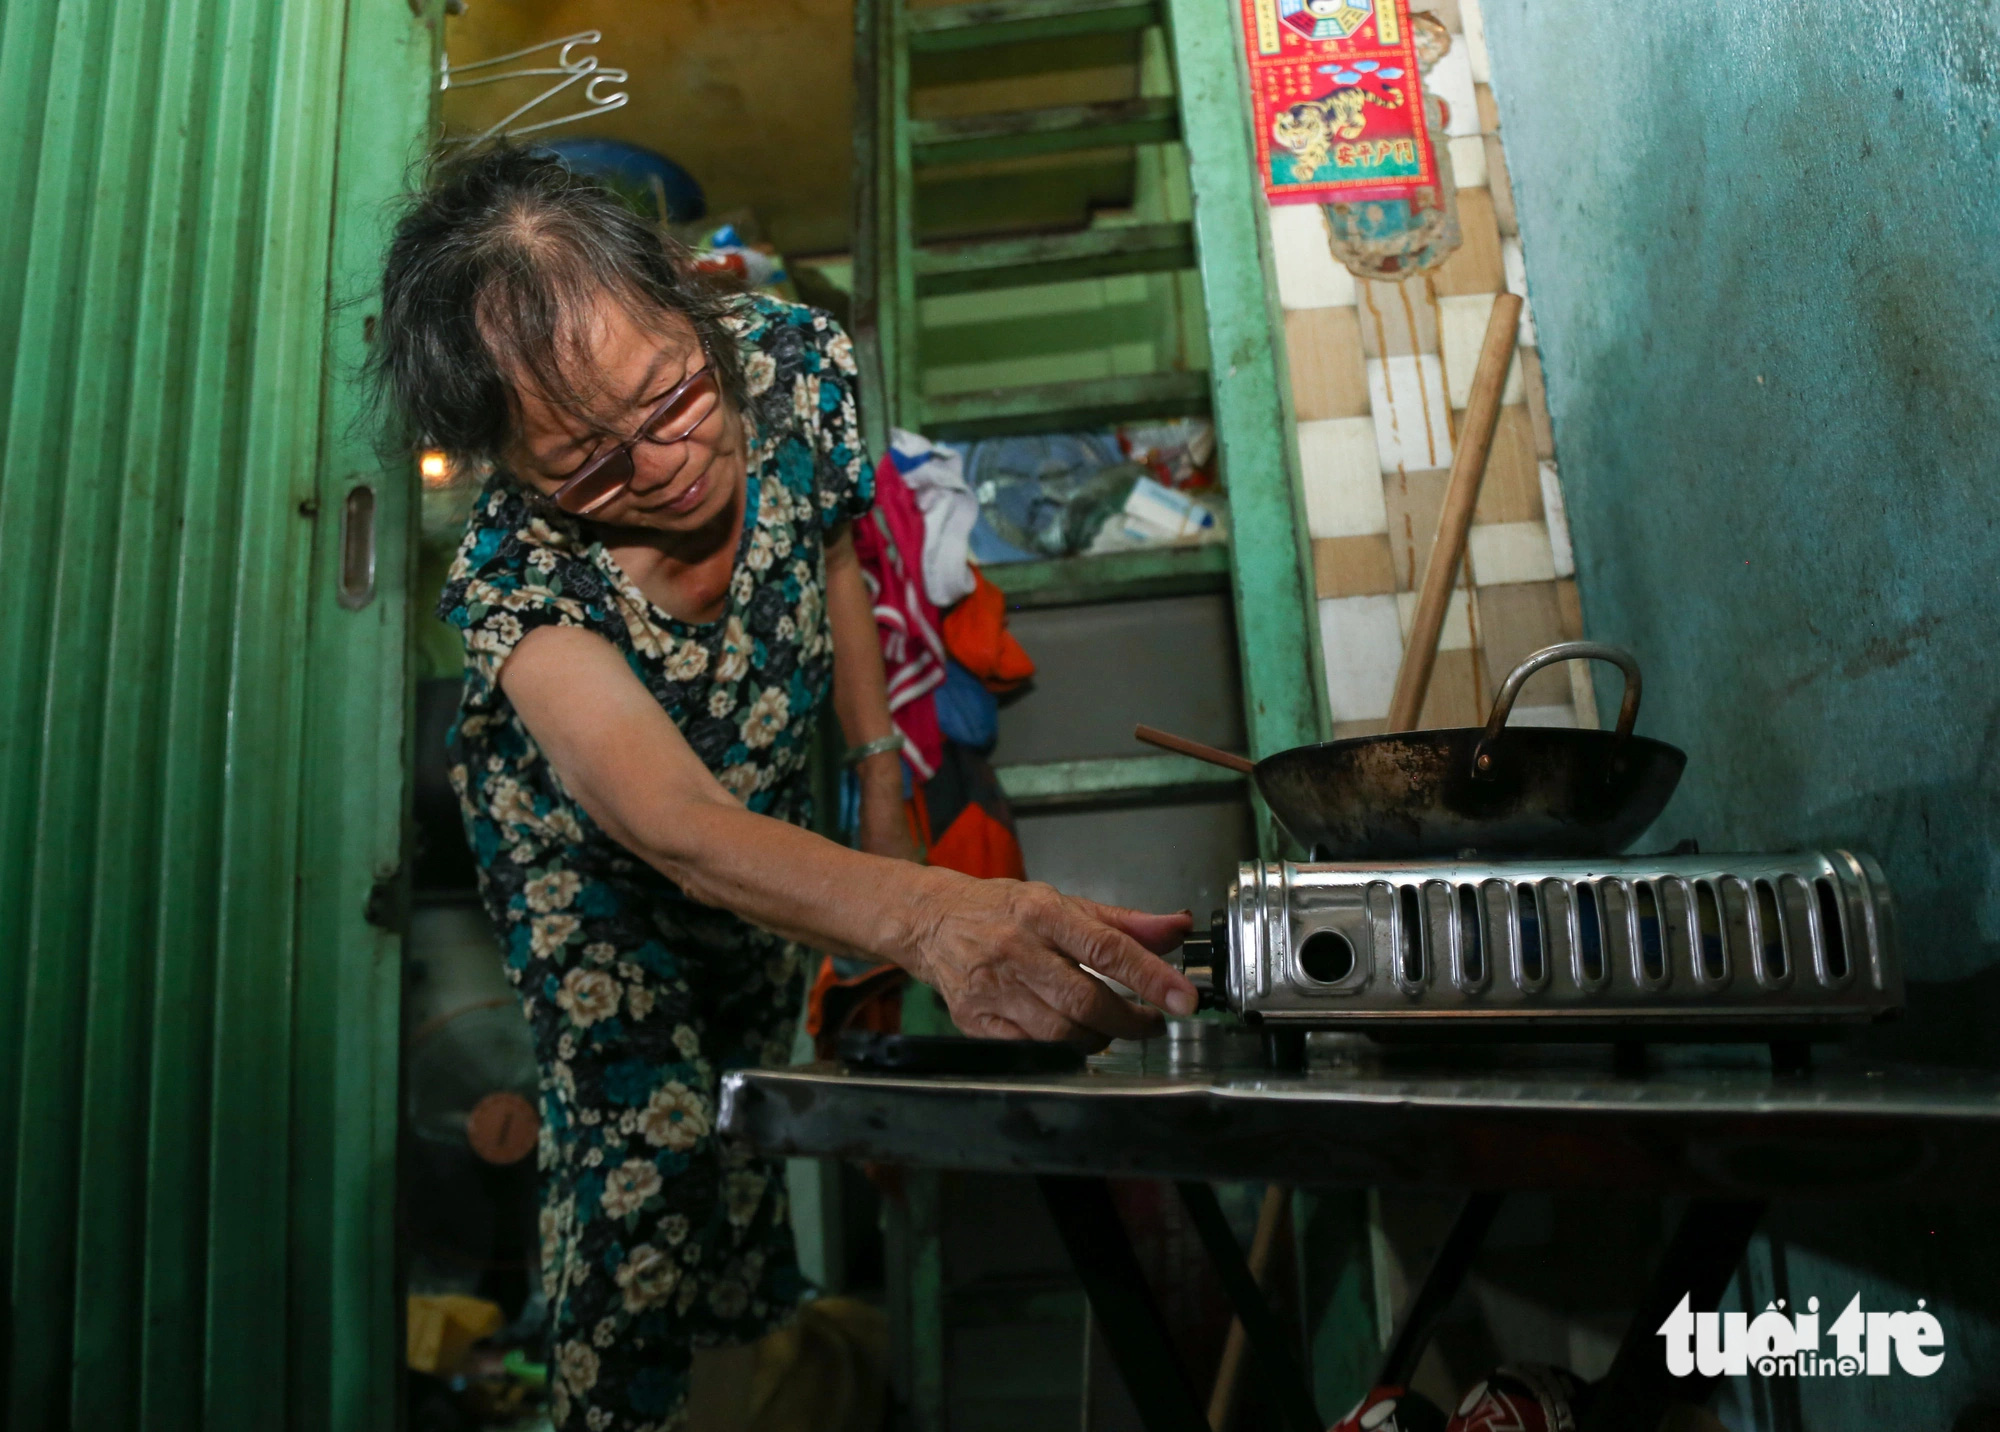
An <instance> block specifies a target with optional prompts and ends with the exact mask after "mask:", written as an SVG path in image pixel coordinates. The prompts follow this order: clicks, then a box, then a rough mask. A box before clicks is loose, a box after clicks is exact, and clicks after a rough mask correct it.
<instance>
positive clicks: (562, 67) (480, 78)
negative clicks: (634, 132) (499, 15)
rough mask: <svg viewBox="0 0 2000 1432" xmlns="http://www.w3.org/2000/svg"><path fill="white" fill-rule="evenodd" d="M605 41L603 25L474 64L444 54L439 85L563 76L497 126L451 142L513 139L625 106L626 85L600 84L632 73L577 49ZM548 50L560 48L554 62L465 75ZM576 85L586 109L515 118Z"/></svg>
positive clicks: (453, 86) (468, 85) (621, 79)
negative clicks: (526, 121) (552, 115)
mask: <svg viewBox="0 0 2000 1432" xmlns="http://www.w3.org/2000/svg"><path fill="white" fill-rule="evenodd" d="M603 40H604V32H603V31H601V30H582V31H579V32H578V33H576V34H574V35H566V36H564V37H563V38H562V39H560V40H545V41H543V42H542V43H541V44H539V45H530V46H528V47H527V48H526V49H525V50H514V51H512V52H510V53H508V54H504V55H495V56H494V57H493V58H492V59H490V60H474V61H472V62H471V63H470V64H464V65H454V64H452V63H451V61H450V60H449V59H448V58H446V59H441V60H440V61H439V62H438V88H439V89H440V90H448V89H469V88H471V87H472V86H473V85H494V84H501V83H503V82H505V81H507V80H522V79H534V78H538V77H539V78H550V77H559V78H556V82H555V83H554V84H552V85H550V86H549V87H548V88H547V89H545V90H543V91H542V92H541V93H540V94H538V95H536V96H535V97H534V98H533V99H531V100H529V101H528V102H527V103H526V104H523V105H521V106H520V107H519V108H517V109H515V110H514V111H513V112H512V113H510V114H509V115H508V116H507V117H506V118H505V119H503V120H501V121H500V122H499V123H498V124H495V125H493V126H492V127H491V128H489V129H487V130H485V131H484V132H482V133H480V134H475V135H471V136H469V137H466V138H461V139H454V140H450V141H448V142H449V143H453V144H483V143H485V142H486V141H487V140H489V139H495V138H498V137H500V136H502V135H505V136H506V137H508V138H513V137H514V136H516V135H521V134H532V133H534V132H535V131H536V130H538V129H554V128H555V127H556V126H557V125H559V124H570V123H572V122H574V121H576V120H579V119H588V118H590V117H591V116H592V115H597V114H606V113H609V112H610V111H611V110H614V109H618V108H620V107H622V106H623V105H624V104H625V103H626V102H627V101H629V100H630V99H631V98H632V96H630V95H629V94H626V93H625V92H624V91H623V90H614V89H608V88H606V89H600V88H599V86H611V85H622V84H624V83H625V82H626V81H627V80H629V79H630V78H631V75H630V74H628V73H627V72H626V71H624V70H614V69H608V68H606V67H605V66H604V65H603V64H602V63H601V62H600V61H599V60H598V58H597V56H595V55H585V54H579V53H576V51H579V50H582V49H583V48H585V47H587V46H590V45H596V44H601V43H602V42H603ZM544 50H554V51H555V52H556V59H555V64H553V65H536V66H530V67H529V68H526V69H518V70H506V71H504V72H502V73H500V74H483V75H477V76H473V77H472V78H466V77H467V76H468V75H471V74H472V72H473V71H474V70H489V69H492V68H493V67H494V66H495V65H504V64H508V63H510V62H511V61H514V60H520V59H526V58H527V57H528V56H529V55H538V54H540V53H542V52H543V51H544ZM576 84H581V85H582V86H583V90H582V96H583V102H584V105H585V108H583V109H580V110H578V111H577V112H576V113H574V114H563V115H557V116H556V117H555V118H554V119H543V120H537V121H536V122H535V123H533V124H516V123H515V121H516V120H518V119H520V118H521V117H522V116H523V115H525V114H528V113H529V112H530V111H532V110H534V109H536V108H537V107H538V106H540V105H542V104H545V103H546V102H548V101H549V100H552V99H554V98H555V97H556V96H557V95H559V94H561V93H562V92H563V91H564V90H566V89H568V88H570V87H571V86H572V85H576Z"/></svg>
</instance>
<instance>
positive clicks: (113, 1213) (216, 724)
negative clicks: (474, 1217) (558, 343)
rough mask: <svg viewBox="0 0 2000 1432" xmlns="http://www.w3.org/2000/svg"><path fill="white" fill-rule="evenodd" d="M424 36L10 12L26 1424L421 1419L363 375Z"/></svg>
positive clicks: (10, 1159) (347, 11)
mask: <svg viewBox="0 0 2000 1432" xmlns="http://www.w3.org/2000/svg"><path fill="white" fill-rule="evenodd" d="M413 9H414V7H413V5H412V4H411V3H408V0H288V3H276V0H7V3H6V4H4V6H0V136H4V137H0V214H4V215H5V218H4V220H0V453H4V469H0V613H4V614H5V615H4V617H0V621H4V624H5V627H4V631H5V634H4V636H0V1157H4V1166H0V1258H4V1264H0V1277H4V1279H5V1282H6V1285H7V1293H8V1308H7V1313H6V1326H5V1328H4V1350H5V1357H4V1363H0V1372H4V1377H5V1385H4V1388H3V1389H0V1398H3V1399H4V1403H0V1405H4V1412H0V1421H4V1423H5V1425H6V1426H8V1427H10V1428H19V1429H41V1428H67V1427H74V1428H79V1429H97V1428H107V1429H110V1428H116V1429H125V1428H145V1429H149V1430H150V1429H167V1428H184V1427H185V1428H192V1427H197V1426H207V1427H216V1428H232V1429H233V1428H260V1429H261V1428H277V1427H284V1426H288V1425H291V1426H301V1427H328V1428H332V1427H341V1428H362V1427H371V1428H372V1427H386V1426H389V1425H392V1423H393V1411H392V1408H391V1405H390V1402H389V1399H388V1391H389V1387H390V1383H389V1373H390V1370H391V1369H392V1368H393V1366H394V1364H395V1351H396V1350H395V1347H394V1344H393V1338H394V1331H395V1322H394V1316H393V1288H392V1284H391V1281H390V1280H391V1269H392V1258H391V1240H392V1229H393V1224H392V1218H391V1197H392V1193H393V1149H394V1097H395V1068H396V1065H395V1051H396V1042H395V1010H396V1003H395V1001H396V990H397V962H396V956H397V950H396V945H395V941H394V937H393V936H392V935H389V934H387V933H384V932H382V931H379V930H376V929H374V928H373V927H371V926H370V925H369V924H368V923H367V922H366V921H365V920H364V918H363V910H364V906H365V903H366V900H367V896H368V892H369V889H370V887H371V884H372V882H373V881H374V880H375V879H376V878H377V876H378V875H379V874H381V873H383V872H385V871H393V870H394V868H395V866H396V863H397V859H398V851H399V843H400V823H401V802H402V782H403V777H402V764H403V746H404V728H405V724H406V721H407V715H406V711H407V703H406V700H405V691H404V688H405V673H404V665H403V662H404V657H403V645H404V626H403V619H404V600H405V591H406V586H407V582H406V575H405V574H406V567H407V561H408V546H407V540H406V533H407V527H408V514H409V506H410V501H411V494H410V491H409V486H410V483H409V478H408V475H407V474H405V473H400V472H398V473H390V474H385V473H383V472H381V471H380V470H379V469H378V467H377V464H376V463H375V461H374V459H373V458H372V456H371V454H370V449H369V446H368V443H367V441H366V431H365V424H364V421H363V415H362V413H361V412H360V411H359V409H358V408H357V404H356V398H355V393H354V387H353V385H352V383H351V382H350V381H349V378H350V376H351V374H352V373H353V370H354V367H355V365H356V364H357V363H358V361H359V358H360V355H361V353H362V346H361V344H362V330H363V326H364V325H365V323H366V322H367V312H366V289H367V281H368V275H369V272H370V270H371V269H372V268H373V266H374V264H375V262H376V259H377V256H378V254H379V246H380V242H381V228H382V223H383V219H384V214H385V202H386V200H387V199H388V198H389V197H390V196H391V195H392V194H393V193H394V191H395V190H396V188H397V187H398V186H399V185H400V183H401V181H402V178H403V175H404V172H405V168H406V166H407V164H408V162H409V160H410V158H411V157H412V155H413V153H414V148H415V145H416V143H417V141H418V138H419V136H420V135H421V133H422V131H423V128H424V126H425V124H426V122H427V116H428V106H429V92H430V77H431V73H432V71H431V63H432V59H433V55H434V45H435V25H436V16H435V15H434V14H431V13H429V12H428V11H426V12H425V13H421V14H419V13H413ZM363 483H365V484H368V485H371V486H373V487H374V488H376V489H377V491H378V493H379V500H378V504H377V516H378V521H379V523H380V527H379V541H380V547H379V553H378V578H377V584H376V592H375V595H374V597H373V599H372V600H371V601H369V602H368V603H366V604H365V605H362V606H360V607H359V608H358V609H349V608H347V607H343V606H341V605H340V604H338V603H337V602H336V601H335V600H334V595H335V573H334V562H335V558H336V545H337V540H338V537H339V531H338V528H339V521H340V517H339V515H340V513H341V512H342V509H343V505H344V503H345V501H346V498H347V495H348V492H349V491H350V490H351V489H352V488H353V487H354V486H356V485H357V484H363Z"/></svg>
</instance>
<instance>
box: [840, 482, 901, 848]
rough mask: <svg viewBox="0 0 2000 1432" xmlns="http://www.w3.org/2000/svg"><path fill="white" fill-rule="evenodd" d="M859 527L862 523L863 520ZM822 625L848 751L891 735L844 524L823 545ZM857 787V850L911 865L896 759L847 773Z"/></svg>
mask: <svg viewBox="0 0 2000 1432" xmlns="http://www.w3.org/2000/svg"><path fill="white" fill-rule="evenodd" d="M863 520H866V519H863ZM826 622H827V626H828V627H829V628H830V629H831V630H832V632H833V710H834V714H835V715H836V716H837V717H839V718H840V733H841V736H842V737H843V738H844V739H845V740H846V742H847V744H848V746H849V748H850V749H851V748H853V747H855V746H864V745H866V744H868V743H869V742H870V741H873V740H876V739H878V738H879V737H883V736H890V735H894V734H895V731H896V726H895V723H894V722H893V721H892V720H890V718H889V682H888V677H887V675H886V673H885V671H884V669H883V666H882V640H881V638H880V637H879V636H878V635H877V634H876V631H875V605H874V603H873V602H871V601H870V600H869V598H868V585H867V583H865V582H864V581H862V579H861V559H860V558H859V557H857V556H856V555H855V552H854V529H853V528H852V527H851V526H849V525H848V524H845V523H843V524H842V525H841V526H840V527H839V528H837V529H835V531H834V532H833V533H832V534H831V535H830V536H829V537H828V538H827V543H826ZM854 774H855V777H856V779H858V780H859V781H860V782H861V832H860V839H861V848H862V849H863V850H866V851H868V852H870V853H871V854H874V855H893V856H897V857H899V858H901V859H904V860H915V859H916V858H917V847H916V843H915V842H914V841H912V840H911V839H910V828H909V824H908V822H907V821H906V820H905V819H904V816H903V758H902V755H901V753H899V752H897V751H884V752H881V753H880V754H878V755H874V756H869V757H868V758H867V759H865V760H863V761H860V762H858V763H857V764H856V765H855V767H854Z"/></svg>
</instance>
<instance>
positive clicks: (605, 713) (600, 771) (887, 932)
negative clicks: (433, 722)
mask: <svg viewBox="0 0 2000 1432" xmlns="http://www.w3.org/2000/svg"><path fill="white" fill-rule="evenodd" d="M500 686H501V689H502V690H503V691H504V692H505V693H506V695H507V698H508V700H510V701H511V702H513V704H514V708H515V710H516V711H518V712H519V713H520V716H521V719H522V720H523V722H525V723H526V725H527V727H528V730H529V733H530V734H531V735H533V737H534V738H535V741H536V743H537V744H538V745H539V746H540V747H541V750H542V753H543V755H544V756H546V757H547V759H548V760H549V762H550V764H551V765H552V766H553V767H554V769H555V772H556V774H557V776H558V777H559V778H560V779H561V780H562V783H563V785H564V786H565V787H566V788H567V789H568V790H569V792H570V794H571V795H572V796H574V797H575V798H576V800H577V802H578V804H580V805H581V806H582V807H583V808H584V809H585V810H586V811H588V812H589V813H590V815H591V818H592V819H594V820H595V821H596V822H597V823H598V824H599V825H600V826H602V827H603V828H604V830H605V831H606V832H607V833H608V834H609V835H610V836H611V837H612V838H613V839H614V840H616V841H618V842H619V843H620V844H622V845H624V846H625V847H626V848H627V849H628V850H630V851H632V852H633V853H634V854H635V855H637V856H639V857H640V858H641V859H643V860H645V861H646V862H647V863H649V864H651V865H652V866H654V867H655V868H656V869H658V870H659V871H660V872H661V873H662V874H664V875H666V876H667V878H668V879H670V880H672V881H673V882H674V883H675V884H677V885H679V886H680V887H681V888H682V889H683V890H685V891H687V893H688V894H689V895H690V896H692V897H693V898H695V899H697V900H700V901H702V902H704V903H705V904H710V905H716V906H720V907H722V908H723V909H726V910H730V911H733V912H734V913H736V914H738V915H741V916H742V917H743V918H744V919H746V920H749V921H751V922H752V923H753V924H757V925H761V926H763V927H764V928H766V929H769V930H773V931H775V932H777V933H779V934H781V935H784V936H786V937H788V938H791V939H796V940H800V941H802V942H804V943H806V944H810V945H813V946H816V947H818V948H820V949H824V950H832V951H838V952H843V953H853V954H860V955H867V956H872V957H874V958H876V959H883V960H890V961H893V962H894V963H896V964H899V965H901V966H903V967H904V968H905V969H907V970H909V971H910V972H911V973H912V974H913V975H915V976H916V977H917V978H919V979H921V980H923V981H924V982H925V983H927V984H930V985H933V986H935V987H936V989H937V990H938V992H939V993H940V994H942V995H943V996H944V1000H945V1003H946V1005H947V1006H948V1007H949V1008H950V1010H951V1014H952V1018H953V1020H954V1021H955V1022H956V1023H957V1025H958V1027H959V1028H960V1029H962V1030H964V1031H965V1032H966V1033H968V1034H976V1035H990V1036H1012V1037H1016V1038H1019V1037H1027V1038H1033V1039H1066V1040H1070V1041H1072V1042H1076V1043H1081V1044H1088V1045H1099V1044H1102V1043H1103V1042H1104V1041H1105V1040H1107V1039H1114V1038H1126V1039H1129V1038H1138V1037H1143V1036H1145V1035H1147V1034H1151V1033H1155V1032H1157V1030H1158V1029H1159V1026H1160V1018H1159V1015H1158V1014H1157V1013H1156V1012H1155V1011H1153V1010H1150V1009H1146V1008H1143V1007H1140V1006H1136V1005H1134V1004H1132V1003H1131V1002H1129V1001H1127V1000H1125V999H1124V998H1122V997H1121V996H1119V995H1118V994H1117V993H1115V992H1114V991H1113V990H1111V989H1110V988H1109V987H1107V986H1106V985H1105V984H1103V983H1102V982H1101V981H1099V980H1097V979H1094V978H1092V977H1091V976H1090V975H1087V974H1085V973H1084V972H1083V970H1081V969H1079V968H1078V966H1079V965H1082V966H1087V967H1088V968H1090V969H1093V970H1096V971H1098V972H1099V973H1101V974H1103V975H1106V976H1108V977H1109V978H1111V979H1114V980H1117V981H1118V982H1119V983H1120V984H1123V985H1124V986H1126V987H1127V988H1128V989H1131V990H1132V991H1133V992H1135V993H1136V994H1138V995H1139V996H1140V997H1141V998H1142V999H1145V1000H1147V1001H1149V1002H1150V1003H1152V1004H1154V1005H1157V1006H1159V1007H1161V1008H1164V1009H1167V1010H1170V1011H1172V1012H1173V1013H1176V1014H1189V1013H1192V1012H1193V1010H1194V1006H1195V992H1194V987H1193V986H1192V985H1190V984H1189V983H1188V982H1187V980H1186V979H1184V978H1183V977H1182V976H1181V975H1180V974H1179V972H1177V971H1175V970H1174V969H1172V968H1170V967H1169V966H1168V965H1167V964H1166V963H1165V962H1164V961H1162V960H1160V959H1159V958H1158V955H1159V954H1162V953H1165V952H1166V951H1168V950H1171V949H1173V948H1174V947H1175V946H1177V945H1178V944H1179V943H1180V941H1181V939H1182V938H1183V937H1184V936H1185V935H1186V934H1187V931H1188V928H1189V924H1190V921H1189V917H1188V916H1187V914H1186V913H1185V912H1183V913H1181V914H1176V915H1146V914H1141V913H1139V912H1136V911H1132V910H1121V909H1118V908H1116V907H1114V906H1108V905H1099V904H1097V903H1096V902H1094V901H1090V900H1082V899H1078V898H1076V897H1073V896H1067V895H1063V894H1061V893H1059V892H1058V891H1056V890H1054V889H1052V888H1051V887H1049V886H1047V885H1042V884H1037V883H1023V882H1019V881H1012V880H976V879H973V878H972V877H970V876H966V875H960V874H958V873H956V872H955V871H950V870H939V869H933V868H930V867H927V866H921V865H914V864H911V863H909V862H908V861H902V860H890V859H884V858H883V857H881V856H876V855H869V854H865V853H864V852H861V851H858V850H849V849H848V848H847V847H845V846H842V845H836V844H835V843H833V842H832V841H830V840H825V839H823V838H821V837H820V836H817V835H814V834H813V833H812V832H810V831H806V830H800V829H798V828H797V827H796V826H792V825H788V824H786V823H785V822H783V821H779V820H773V819H771V818H769V817H767V816H761V815H756V814H754V813H752V812H751V811H748V810H746V809H744V807H743V806H742V804H741V803H739V802H738V801H737V800H736V799H735V797H733V796H732V795H730V794H729V792H728V791H726V790H725V789H723V787H722V785H721V784H720V783H719V782H718V781H717V780H716V779H715V777H714V776H713V775H712V774H710V772H709V770H708V768H707V767H706V766H704V765H703V764H702V762H701V759H700V758H699V757H698V756H696V755H695V754H694V752H693V750H692V749H690V747H689V746H688V744H687V741H686V740H685V739H684V738H683V737H682V735H681V732H680V729H679V728H678V727H676V726H675V725H674V723H673V720H672V719H671V718H670V717H669V716H668V715H667V713H666V712H665V711H664V710H662V709H661V707H660V705H659V703H658V702H657V701H655V700H654V699H653V697H652V695H651V694H650V693H649V692H648V691H647V690H646V689H645V687H644V686H643V685H641V684H640V682H639V679H638V678H637V677H636V676H634V675H633V674H632V670H631V668H630V667H629V666H627V665H626V663H625V659H624V658H623V657H622V656H620V655H619V654H618V651H617V650H616V648H614V647H613V646H612V645H611V644H610V643H609V642H607V641H605V640H604V638H602V637H600V636H597V635H595V634H594V633H590V632H585V631H582V630H579V629H576V628H573V627H542V628H538V629H537V630H535V631H532V632H530V633H528V635H527V636H526V637H524V638H523V639H522V641H521V643H520V645H519V646H517V647H516V648H515V649H514V652H513V654H512V655H511V656H509V657H508V659H507V662H506V664H505V665H504V666H503V667H502V668H501V671H500Z"/></svg>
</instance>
